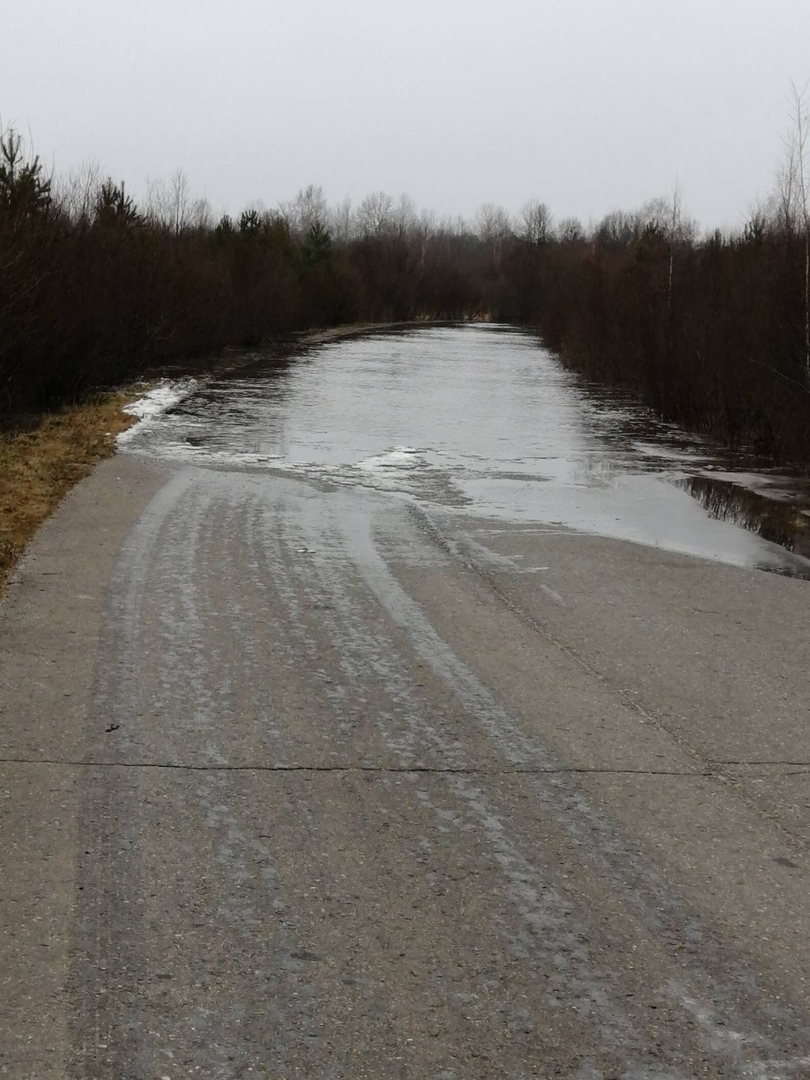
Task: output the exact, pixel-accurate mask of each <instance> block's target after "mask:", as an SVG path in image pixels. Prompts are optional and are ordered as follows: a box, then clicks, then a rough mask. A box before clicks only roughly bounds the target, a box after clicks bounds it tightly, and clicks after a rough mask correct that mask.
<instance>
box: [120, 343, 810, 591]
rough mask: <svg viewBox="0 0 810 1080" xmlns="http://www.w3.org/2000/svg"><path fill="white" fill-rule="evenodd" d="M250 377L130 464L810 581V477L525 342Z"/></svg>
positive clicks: (172, 422) (229, 385) (178, 420)
mask: <svg viewBox="0 0 810 1080" xmlns="http://www.w3.org/2000/svg"><path fill="white" fill-rule="evenodd" d="M243 361H244V362H243V363H242V364H241V365H240V366H239V367H238V368H237V369H236V370H234V371H233V373H232V374H230V375H227V376H224V377H222V378H219V379H217V380H214V381H211V382H210V383H207V384H204V385H200V386H196V387H194V386H188V385H186V386H184V387H183V391H184V393H185V396H183V397H182V400H178V401H175V402H174V403H172V402H171V401H170V402H168V405H169V407H168V408H167V409H165V411H162V412H155V411H154V410H153V411H151V412H150V413H149V420H148V422H147V423H145V424H142V425H139V426H137V427H135V428H133V429H130V431H129V432H128V433H127V438H126V441H125V443H124V449H125V450H126V451H127V452H129V453H138V454H148V455H157V456H160V457H164V458H170V459H174V460H180V461H187V462H193V463H195V464H198V465H207V466H211V467H225V468H229V469H233V468H245V469H259V470H282V471H284V472H293V473H299V474H302V475H305V476H307V477H310V478H313V479H316V480H318V481H321V482H328V483H333V484H344V485H348V486H362V487H365V488H372V489H375V490H378V491H380V492H386V493H389V494H391V495H396V496H399V497H403V498H410V499H415V500H419V501H421V502H426V503H433V504H439V505H441V506H445V507H448V508H451V509H452V508H461V509H463V510H464V512H465V513H473V514H481V515H484V516H487V517H490V518H500V519H503V520H509V521H517V522H521V523H524V524H526V523H531V522H537V523H540V524H552V523H553V524H554V525H557V526H564V527H566V528H569V529H573V530H577V531H580V532H585V533H597V534H600V535H604V536H611V537H617V538H621V539H627V540H632V541H635V542H637V543H642V544H649V545H654V546H656V547H661V548H664V549H667V550H672V551H680V552H687V553H692V554H696V555H702V556H704V557H709V558H713V559H718V560H721V561H724V562H730V563H734V564H737V565H745V566H756V567H761V568H763V569H768V570H774V571H777V572H780V573H785V574H791V575H796V576H799V577H807V578H810V486H808V482H807V480H806V478H802V477H799V476H795V477H791V476H786V475H785V474H784V473H778V474H777V472H776V471H775V470H772V469H769V468H768V467H767V465H766V464H764V463H762V462H757V461H755V460H753V459H747V458H744V457H742V456H738V457H730V456H729V455H727V454H725V453H723V452H722V451H720V450H718V449H717V448H715V447H713V446H712V445H711V444H710V443H708V442H706V441H704V440H701V439H698V438H696V437H692V436H690V435H689V434H687V433H685V432H683V431H680V430H679V429H678V428H676V427H674V426H673V425H668V424H663V423H659V422H657V421H656V420H655V419H654V418H651V416H650V414H649V413H648V412H647V411H646V410H644V409H642V408H640V407H639V406H638V405H637V404H635V403H634V402H632V401H630V400H629V399H628V398H627V397H626V396H623V395H622V394H620V393H616V392H612V391H606V390H604V389H603V388H600V387H595V386H593V385H591V384H586V383H584V382H583V381H582V380H580V379H579V378H578V377H577V376H576V375H574V374H573V373H571V372H568V371H566V370H565V369H563V368H562V367H561V365H560V364H559V362H558V361H557V360H556V358H555V357H554V356H553V355H552V354H550V353H549V352H548V351H547V350H545V349H544V348H543V347H542V346H541V345H540V344H539V343H538V341H537V339H536V338H534V337H533V336H532V335H530V334H528V333H525V332H522V331H520V330H516V329H513V328H510V327H503V326H482V325H478V326H460V327H441V328H423V329H414V330H408V331H398V332H395V333H390V332H389V333H382V334H375V335H373V336H367V337H359V338H351V339H345V340H342V341H335V342H330V343H328V344H324V345H319V346H314V347H312V348H310V349H305V350H298V351H297V353H296V355H295V356H294V357H293V358H292V359H289V358H288V359H287V360H286V361H284V362H282V363H280V362H279V358H278V355H277V354H275V355H272V356H270V355H268V356H263V355H262V354H260V353H255V354H246V355H245V356H244V358H243ZM161 405H165V403H164V402H161Z"/></svg>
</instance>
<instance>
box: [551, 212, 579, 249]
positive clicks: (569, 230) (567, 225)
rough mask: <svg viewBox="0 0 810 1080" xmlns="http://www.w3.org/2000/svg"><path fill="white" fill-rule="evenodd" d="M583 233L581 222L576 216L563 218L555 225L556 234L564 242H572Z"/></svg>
mask: <svg viewBox="0 0 810 1080" xmlns="http://www.w3.org/2000/svg"><path fill="white" fill-rule="evenodd" d="M583 235H584V229H583V228H582V222H581V221H580V220H579V218H578V217H567V218H563V219H562V221H560V222H559V224H558V225H557V236H558V237H559V239H560V240H561V241H562V242H563V243H564V244H573V243H575V242H576V241H577V240H581V239H582V237H583Z"/></svg>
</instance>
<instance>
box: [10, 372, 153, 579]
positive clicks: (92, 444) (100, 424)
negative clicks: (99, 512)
mask: <svg viewBox="0 0 810 1080" xmlns="http://www.w3.org/2000/svg"><path fill="white" fill-rule="evenodd" d="M137 396H138V393H137V392H122V393H118V394H109V395H105V396H103V397H99V398H98V399H96V400H94V401H89V402H87V403H85V404H84V405H79V406H75V407H73V408H69V409H65V410H63V411H61V412H59V413H56V414H53V415H47V416H42V417H37V418H36V419H35V420H34V421H32V423H31V425H30V426H28V425H26V426H24V427H23V426H22V425H21V426H19V427H18V428H17V429H15V430H13V431H6V432H0V596H2V594H3V590H4V585H5V581H6V577H7V575H8V573H9V571H10V570H11V568H12V567H13V566H14V564H15V563H16V562H17V560H18V559H19V557H20V555H21V554H22V553H23V551H24V550H25V547H26V545H27V544H28V542H29V541H30V540H31V537H32V536H33V535H34V533H35V532H36V530H37V529H38V528H39V526H40V525H41V524H42V522H43V521H44V520H45V519H46V518H47V517H48V516H49V515H50V514H51V513H52V512H53V511H54V510H55V509H56V507H57V505H58V504H59V502H60V501H61V500H62V498H63V497H64V496H65V495H66V494H67V492H68V491H69V490H70V488H72V487H73V485H74V484H76V483H78V482H79V480H81V479H83V478H84V477H85V476H87V475H88V474H89V473H90V472H91V471H92V469H93V466H94V465H96V463H97V462H99V461H101V460H102V459H103V458H107V457H110V456H111V455H112V454H113V453H114V452H115V436H116V435H117V434H118V433H119V432H121V431H124V430H125V429H126V428H128V427H130V426H131V424H133V423H134V422H135V421H134V418H133V417H131V416H128V415H127V414H126V413H124V412H123V411H122V409H123V406H124V405H126V404H127V403H128V402H130V401H132V400H134V398H136V397H137Z"/></svg>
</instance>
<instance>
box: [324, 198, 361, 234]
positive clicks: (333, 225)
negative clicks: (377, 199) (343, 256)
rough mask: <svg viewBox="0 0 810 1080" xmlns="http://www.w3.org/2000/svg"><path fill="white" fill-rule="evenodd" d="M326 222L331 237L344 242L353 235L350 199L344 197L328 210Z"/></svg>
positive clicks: (353, 222)
mask: <svg viewBox="0 0 810 1080" xmlns="http://www.w3.org/2000/svg"><path fill="white" fill-rule="evenodd" d="M327 224H328V226H329V231H330V232H331V234H332V238H333V239H334V240H337V241H338V243H342V244H345V243H346V242H347V241H348V240H351V238H352V237H353V236H354V232H355V220H354V212H353V211H352V201H351V199H344V200H343V202H339V203H337V205H336V206H333V207H332V209H331V210H330V211H329V214H328V216H327Z"/></svg>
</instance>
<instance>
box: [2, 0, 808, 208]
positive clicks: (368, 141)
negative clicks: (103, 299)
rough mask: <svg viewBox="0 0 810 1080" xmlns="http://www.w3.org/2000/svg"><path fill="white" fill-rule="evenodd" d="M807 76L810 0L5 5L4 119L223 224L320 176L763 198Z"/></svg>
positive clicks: (340, 184) (426, 200) (525, 193)
mask: <svg viewBox="0 0 810 1080" xmlns="http://www.w3.org/2000/svg"><path fill="white" fill-rule="evenodd" d="M808 78H810V0H667V2H664V0H553V2H552V0H485V2H484V0H408V2H407V3H399V4H392V3H386V0H263V2H262V0H229V2H228V3H224V2H222V0H135V2H126V3H125V2H123V0H0V117H1V118H2V120H3V121H4V122H5V123H9V122H13V123H14V124H15V125H16V126H17V127H18V128H19V129H20V130H21V131H23V133H25V134H27V133H28V131H29V129H30V132H31V134H32V135H33V138H34V142H35V148H36V150H37V152H38V153H39V154H40V155H41V156H42V157H43V159H45V160H46V161H47V162H48V163H49V164H51V163H53V164H55V166H56V168H57V170H59V171H67V170H69V169H73V168H76V167H77V166H79V165H80V164H81V163H82V162H85V161H88V160H93V161H97V162H99V163H100V164H101V166H102V168H103V170H104V172H105V173H109V174H111V175H112V176H113V177H114V178H115V179H125V180H126V181H127V183H128V185H129V186H130V187H131V188H132V189H133V190H135V191H143V190H144V188H145V184H146V180H147V178H153V179H161V178H162V179H166V178H168V177H169V175H170V174H171V173H172V172H173V171H174V170H175V169H177V168H178V167H182V168H183V169H184V170H185V171H186V173H187V174H188V177H189V180H190V182H191V186H192V189H193V191H194V193H195V194H205V195H207V197H208V198H209V199H210V201H211V203H212V204H213V206H214V209H215V211H217V212H219V211H222V210H228V211H230V212H232V213H233V212H235V211H238V210H240V209H242V208H243V207H244V206H245V205H247V204H249V203H254V202H256V201H257V200H260V201H261V202H262V203H263V204H264V205H265V206H268V207H272V206H274V205H276V204H277V203H278V202H279V201H280V200H286V199H289V198H291V197H293V196H294V195H295V193H296V192H297V191H298V189H299V188H302V187H304V186H306V185H307V184H309V183H315V184H320V185H322V186H323V188H324V190H325V192H326V195H327V196H328V198H329V200H330V201H331V202H336V201H338V200H341V199H344V198H346V197H350V198H351V199H352V200H353V202H355V203H356V202H358V201H359V200H360V199H361V198H362V197H363V195H365V194H367V193H368V192H371V191H379V190H383V191H387V192H389V193H390V194H392V195H394V196H398V195H400V194H401V193H402V192H407V193H408V194H410V195H411V196H412V197H413V199H414V200H415V201H416V202H417V204H418V205H419V206H420V207H424V208H429V209H433V210H435V211H437V212H438V213H440V214H450V213H452V214H456V213H460V214H464V215H471V214H472V213H473V212H474V211H475V209H476V208H477V207H478V206H479V205H480V204H481V203H483V202H485V201H492V202H495V203H499V204H501V205H503V206H504V207H506V208H507V209H508V210H510V211H512V212H514V211H517V210H518V209H519V208H520V206H521V205H522V204H523V203H524V202H525V201H526V200H527V199H530V198H538V199H540V200H542V201H545V202H547V203H548V204H549V206H550V208H551V210H552V212H553V213H554V214H555V216H557V217H562V216H566V215H577V216H579V217H581V218H582V219H583V220H584V221H585V222H587V221H588V220H590V219H596V218H599V217H600V216H602V215H603V214H605V213H606V212H608V211H609V210H612V209H614V208H617V207H620V208H623V209H633V208H635V207H637V206H638V205H639V204H640V203H642V202H644V201H646V200H647V199H649V198H652V197H654V196H658V195H666V194H668V193H671V192H672V190H673V187H674V185H675V183H676V181H677V182H678V183H679V184H680V187H681V190H682V192H683V198H684V205H685V208H686V209H687V210H688V211H690V212H691V213H692V214H693V215H694V216H695V217H697V218H698V219H699V220H700V221H701V222H702V223H703V224H704V225H706V226H714V225H724V224H729V225H734V224H737V223H739V222H741V221H743V220H744V219H745V216H746V213H747V211H748V209H749V208H750V207H751V205H752V204H753V203H754V202H755V201H756V199H757V198H758V197H763V196H765V195H767V193H768V191H769V189H770V187H771V186H772V182H773V175H774V172H775V169H776V166H777V164H778V161H779V157H780V154H781V139H782V136H783V134H784V131H785V129H786V127H787V125H788V123H789V112H790V100H789V98H790V81H791V80H794V81H795V82H796V83H797V84H798V85H799V86H803V85H804V84H805V82H806V81H807V80H808Z"/></svg>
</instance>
